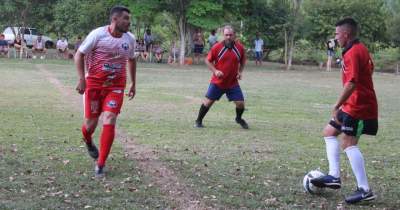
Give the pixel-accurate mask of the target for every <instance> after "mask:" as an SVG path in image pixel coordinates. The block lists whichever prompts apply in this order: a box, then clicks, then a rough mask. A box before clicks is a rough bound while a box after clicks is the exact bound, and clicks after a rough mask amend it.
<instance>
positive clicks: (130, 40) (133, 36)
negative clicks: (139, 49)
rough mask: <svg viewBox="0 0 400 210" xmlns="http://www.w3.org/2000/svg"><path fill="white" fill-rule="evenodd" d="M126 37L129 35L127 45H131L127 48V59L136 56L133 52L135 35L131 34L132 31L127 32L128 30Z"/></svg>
mask: <svg viewBox="0 0 400 210" xmlns="http://www.w3.org/2000/svg"><path fill="white" fill-rule="evenodd" d="M128 37H129V45H130V46H131V47H130V48H129V55H128V58H129V59H135V58H136V57H137V54H135V49H136V38H135V35H133V34H132V33H129V32H128Z"/></svg>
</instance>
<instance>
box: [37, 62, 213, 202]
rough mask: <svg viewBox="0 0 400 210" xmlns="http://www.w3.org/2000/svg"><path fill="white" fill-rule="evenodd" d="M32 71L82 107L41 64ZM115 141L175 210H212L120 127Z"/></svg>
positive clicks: (74, 95)
mask: <svg viewBox="0 0 400 210" xmlns="http://www.w3.org/2000/svg"><path fill="white" fill-rule="evenodd" d="M36 68H37V69H39V71H40V72H41V73H42V74H43V76H45V77H46V79H47V80H48V81H49V82H50V83H51V84H53V85H54V86H55V87H56V88H57V89H58V91H59V92H61V93H62V94H63V95H64V96H65V97H66V98H69V99H70V102H71V103H72V105H73V106H74V107H75V108H77V107H82V105H81V104H82V97H80V96H79V95H78V94H77V93H76V92H75V91H74V90H72V89H69V88H67V87H65V86H64V85H63V84H62V82H61V81H60V80H58V79H57V78H56V76H55V75H54V74H53V73H52V72H51V71H49V70H47V68H46V67H45V66H44V65H36ZM117 139H118V140H119V141H118V142H120V143H121V144H122V145H123V148H124V151H125V153H126V154H127V156H128V158H130V159H133V160H135V161H136V162H137V163H138V164H139V168H140V169H141V170H143V171H144V172H145V173H146V174H148V175H149V177H150V178H151V181H152V183H153V184H154V185H155V186H157V187H159V188H160V189H161V192H163V193H164V194H165V195H167V196H168V198H169V199H170V200H171V201H173V202H174V203H175V204H176V205H177V209H213V208H212V207H209V206H207V205H206V204H205V203H204V202H203V201H202V200H201V197H200V196H199V195H198V194H196V193H195V192H193V191H192V190H191V189H190V188H189V187H187V186H185V184H184V183H182V182H181V181H180V180H179V178H178V176H177V175H176V174H175V173H174V171H173V170H171V169H169V168H168V167H167V166H166V165H164V164H163V163H162V162H161V161H160V160H159V158H158V157H157V155H156V153H155V151H154V150H153V149H152V148H150V147H148V146H146V145H140V144H137V143H135V140H134V139H133V138H131V137H129V135H127V133H126V132H124V131H123V130H122V129H120V128H118V129H117Z"/></svg>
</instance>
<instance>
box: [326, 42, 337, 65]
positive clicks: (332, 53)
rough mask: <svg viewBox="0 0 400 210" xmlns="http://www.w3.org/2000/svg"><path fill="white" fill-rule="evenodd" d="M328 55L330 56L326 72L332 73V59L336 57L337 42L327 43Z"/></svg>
mask: <svg viewBox="0 0 400 210" xmlns="http://www.w3.org/2000/svg"><path fill="white" fill-rule="evenodd" d="M326 50H327V52H326V54H327V55H328V61H327V62H326V70H327V71H332V69H331V67H332V59H333V56H335V40H334V39H330V40H328V41H327V42H326Z"/></svg>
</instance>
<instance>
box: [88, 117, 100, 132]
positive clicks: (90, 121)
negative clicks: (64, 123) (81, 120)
mask: <svg viewBox="0 0 400 210" xmlns="http://www.w3.org/2000/svg"><path fill="white" fill-rule="evenodd" d="M98 120H99V118H86V119H85V127H86V130H87V131H88V132H89V133H93V132H94V130H95V129H96V126H97V122H98Z"/></svg>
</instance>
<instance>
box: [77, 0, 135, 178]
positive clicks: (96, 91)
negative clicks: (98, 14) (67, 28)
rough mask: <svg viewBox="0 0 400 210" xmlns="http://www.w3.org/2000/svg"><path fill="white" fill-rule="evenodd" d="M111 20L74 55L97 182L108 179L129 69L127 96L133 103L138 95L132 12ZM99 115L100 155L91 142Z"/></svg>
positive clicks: (118, 9)
mask: <svg viewBox="0 0 400 210" xmlns="http://www.w3.org/2000/svg"><path fill="white" fill-rule="evenodd" d="M110 19H111V24H110V25H107V26H103V27H100V28H97V29H95V30H93V31H92V32H90V33H89V35H88V36H87V37H86V39H85V41H84V42H83V43H82V45H81V46H80V47H79V49H78V51H77V52H76V54H75V65H76V68H77V72H78V76H79V81H78V85H77V87H76V90H77V91H78V93H79V94H84V95H83V98H84V118H85V119H84V122H83V125H82V136H83V141H84V142H85V144H86V147H87V150H88V153H89V155H90V157H92V158H93V159H95V160H97V161H96V166H95V177H97V178H101V177H104V175H105V173H104V167H105V164H106V160H107V157H108V154H109V153H110V151H111V146H112V144H113V141H114V136H115V124H116V121H117V116H118V114H119V113H120V110H121V106H122V102H123V99H124V89H125V86H126V78H127V77H126V66H128V71H129V74H130V78H131V80H132V84H131V86H130V88H129V92H128V97H129V99H133V97H134V96H135V93H136V88H135V87H136V85H135V84H136V83H135V81H136V60H135V44H136V41H135V37H134V35H133V34H131V33H130V32H128V30H129V27H130V23H131V22H130V20H131V15H130V11H129V9H128V8H126V7H122V6H115V7H113V8H112V9H111V12H110ZM85 62H86V63H85ZM85 64H86V65H85ZM85 66H86V67H87V73H86V76H85ZM100 115H102V121H103V123H102V125H103V128H102V130H101V134H100V152H99V151H98V150H97V147H96V146H95V144H94V143H93V141H92V135H93V133H94V131H95V129H96V127H97V123H98V121H99V116H100Z"/></svg>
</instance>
